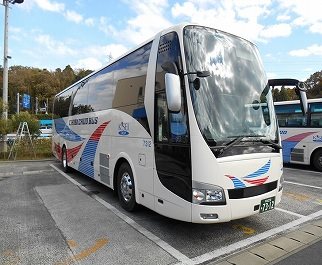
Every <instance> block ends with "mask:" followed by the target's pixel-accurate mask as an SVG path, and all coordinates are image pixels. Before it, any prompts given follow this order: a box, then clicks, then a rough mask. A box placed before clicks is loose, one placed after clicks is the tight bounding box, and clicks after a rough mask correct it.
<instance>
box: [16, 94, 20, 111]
mask: <svg viewBox="0 0 322 265" xmlns="http://www.w3.org/2000/svg"><path fill="white" fill-rule="evenodd" d="M19 112H20V94H19V93H17V114H19Z"/></svg>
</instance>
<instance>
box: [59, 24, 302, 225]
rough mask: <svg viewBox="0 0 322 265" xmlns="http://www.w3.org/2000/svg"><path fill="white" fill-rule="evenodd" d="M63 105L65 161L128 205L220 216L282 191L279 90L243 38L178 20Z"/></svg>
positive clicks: (250, 209) (62, 97) (65, 95)
mask: <svg viewBox="0 0 322 265" xmlns="http://www.w3.org/2000/svg"><path fill="white" fill-rule="evenodd" d="M297 89H298V90H299V92H300V94H301V95H302V96H304V97H305V92H304V91H302V89H301V87H297ZM303 102H304V103H303V105H305V100H304V101H303ZM304 109H305V106H304ZM54 113H55V114H56V115H58V116H59V117H60V118H57V119H55V120H54V126H53V153H54V154H55V156H56V157H57V158H58V159H60V160H61V161H62V166H63V168H64V170H65V171H67V170H68V169H69V168H74V169H76V170H78V171H80V172H82V173H84V174H86V175H87V176H89V177H91V178H93V179H95V180H97V181H99V182H101V183H103V184H104V185H106V186H108V187H110V188H112V189H114V190H115V191H117V193H118V196H119V201H120V203H121V205H122V206H123V207H124V208H125V209H126V210H129V211H132V210H134V209H135V207H136V205H137V204H141V205H144V206H146V207H148V208H150V209H152V210H154V211H156V212H158V213H160V214H162V215H165V216H168V217H171V218H174V219H178V220H182V221H187V222H195V223H216V222H226V221H230V220H233V219H237V218H243V217H246V216H250V215H252V214H255V213H261V212H266V211H268V210H271V209H273V208H274V207H275V205H276V204H277V203H279V202H280V200H281V195H282V184H283V183H282V178H281V176H282V172H283V171H282V166H283V163H282V153H281V146H280V136H279V133H278V126H277V120H276V115H275V110H274V104H273V98H272V93H271V89H270V85H269V84H268V80H267V78H266V74H265V72H264V69H263V65H262V62H261V60H260V57H259V54H258V51H257V48H256V47H255V45H254V44H252V43H250V42H248V41H247V40H245V39H242V38H239V37H237V36H234V35H231V34H228V33H225V32H222V31H219V30H216V29H212V28H208V27H202V26H197V25H187V24H186V25H178V26H175V27H172V28H169V29H167V30H164V31H162V32H160V33H158V34H157V35H156V36H155V37H154V38H152V39H150V40H148V41H146V42H145V43H143V44H142V45H140V46H139V47H137V48H135V49H133V50H131V51H129V52H128V53H126V54H125V55H124V56H121V57H120V58H117V59H115V60H114V61H112V62H110V63H109V65H107V66H106V67H104V68H102V69H101V70H98V71H96V72H94V73H92V74H90V75H89V76H87V77H85V78H83V79H82V80H80V81H79V82H77V83H75V84H73V85H71V86H70V87H68V88H66V89H65V90H63V91H62V92H61V93H59V94H57V95H56V97H55V101H54Z"/></svg>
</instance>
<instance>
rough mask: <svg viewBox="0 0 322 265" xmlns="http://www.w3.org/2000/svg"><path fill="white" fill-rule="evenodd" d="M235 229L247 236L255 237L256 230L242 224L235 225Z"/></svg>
mask: <svg viewBox="0 0 322 265" xmlns="http://www.w3.org/2000/svg"><path fill="white" fill-rule="evenodd" d="M233 228H234V229H237V230H241V231H242V232H243V233H244V234H245V235H253V234H255V232H256V230H255V229H253V228H250V227H247V226H244V225H241V224H237V225H233Z"/></svg>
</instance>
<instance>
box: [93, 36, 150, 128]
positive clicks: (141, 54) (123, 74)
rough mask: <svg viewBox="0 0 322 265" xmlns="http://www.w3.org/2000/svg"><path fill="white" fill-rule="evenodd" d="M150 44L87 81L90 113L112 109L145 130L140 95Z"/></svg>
mask: <svg viewBox="0 0 322 265" xmlns="http://www.w3.org/2000/svg"><path fill="white" fill-rule="evenodd" d="M151 46H152V42H151V43H148V44H146V45H144V46H143V47H141V48H139V49H137V50H136V51H134V52H132V53H130V54H128V55H127V56H125V57H123V58H122V59H120V60H118V61H117V62H115V63H113V64H112V65H110V66H108V67H106V68H104V69H103V70H101V71H100V72H98V73H97V74H95V75H94V76H92V77H91V78H90V80H89V81H88V87H89V95H88V102H87V105H88V106H89V108H90V111H99V110H105V109H110V108H116V109H119V110H121V111H124V112H126V113H128V114H129V115H131V116H133V117H134V118H135V119H137V120H138V121H139V122H140V123H141V124H142V125H143V126H144V127H145V128H146V130H147V131H149V128H148V124H147V117H146V112H145V108H144V93H145V83H146V74H147V69H148V62H149V57H150V51H151Z"/></svg>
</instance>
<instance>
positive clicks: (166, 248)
mask: <svg viewBox="0 0 322 265" xmlns="http://www.w3.org/2000/svg"><path fill="white" fill-rule="evenodd" d="M50 166H51V167H52V168H54V169H55V170H56V171H57V172H59V173H60V174H61V175H63V176H64V177H65V178H66V179H68V180H69V181H70V182H72V183H73V184H75V185H76V186H77V187H79V188H80V189H81V190H83V191H85V192H87V193H88V192H89V190H88V189H86V188H85V187H84V186H82V184H80V183H79V182H77V181H76V180H74V179H73V178H71V177H70V176H68V175H67V174H66V173H64V172H63V171H61V170H60V169H59V168H57V167H56V166H54V165H53V164H50ZM90 196H91V197H92V198H93V199H95V200H96V201H98V202H99V203H101V204H102V205H104V206H105V207H106V208H107V209H109V210H110V211H111V212H113V213H114V214H115V215H116V216H118V217H119V218H121V219H122V220H123V221H125V222H126V223H127V224H129V225H130V226H132V227H133V228H134V229H135V230H137V231H138V232H139V233H141V234H142V235H144V236H145V237H147V238H148V239H150V240H151V241H152V242H154V243H155V244H156V245H158V246H159V247H161V248H162V249H163V250H164V251H166V252H167V253H169V254H170V255H171V256H173V257H174V258H175V259H177V260H178V261H179V262H181V264H185V265H193V264H195V263H193V262H192V261H191V259H190V258H188V257H187V256H186V255H184V254H183V253H181V252H180V251H179V250H177V249H175V248H174V247H172V246H170V245H169V244H168V243H167V242H165V241H163V240H162V239H161V238H159V237H157V236H156V235H154V234H153V233H151V232H150V231H148V230H147V229H145V228H144V227H142V226H141V225H139V224H138V223H136V222H135V221H134V220H133V219H131V218H130V217H128V216H127V215H125V214H123V213H121V212H120V211H119V210H117V209H116V208H115V207H114V206H112V205H111V204H109V203H108V202H106V201H104V200H103V199H101V198H100V197H99V196H97V195H95V194H90ZM64 265H65V264H64Z"/></svg>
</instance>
